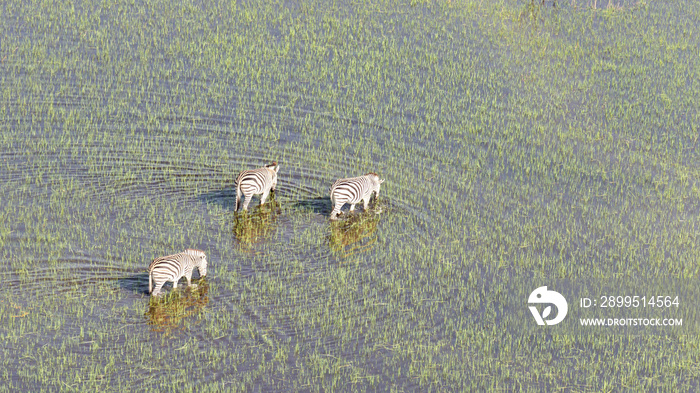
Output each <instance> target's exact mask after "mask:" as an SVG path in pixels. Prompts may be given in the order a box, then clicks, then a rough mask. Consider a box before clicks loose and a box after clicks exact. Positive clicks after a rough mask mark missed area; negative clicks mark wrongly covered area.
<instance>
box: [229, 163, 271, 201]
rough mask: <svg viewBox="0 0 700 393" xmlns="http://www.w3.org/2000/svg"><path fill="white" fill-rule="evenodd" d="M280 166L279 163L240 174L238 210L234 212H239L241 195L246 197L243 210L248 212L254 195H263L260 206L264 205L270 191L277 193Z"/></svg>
mask: <svg viewBox="0 0 700 393" xmlns="http://www.w3.org/2000/svg"><path fill="white" fill-rule="evenodd" d="M279 170H280V166H279V164H277V161H275V162H273V163H272V164H268V165H265V166H264V167H262V168H258V169H250V170H247V171H243V172H241V173H240V174H238V177H237V178H236V208H235V209H233V211H238V204H239V201H240V199H241V194H243V196H244V197H245V200H244V201H243V210H248V204H249V203H250V200H251V199H252V198H253V195H258V194H262V196H261V197H260V204H261V205H262V204H264V203H265V200H266V199H267V196H268V195H270V191H275V187H276V186H277V172H279Z"/></svg>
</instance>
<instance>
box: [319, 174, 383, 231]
mask: <svg viewBox="0 0 700 393" xmlns="http://www.w3.org/2000/svg"><path fill="white" fill-rule="evenodd" d="M383 182H384V179H381V180H380V179H379V176H378V175H377V174H376V173H372V172H370V173H368V174H366V175H364V176H358V177H351V178H348V179H338V180H336V181H335V183H333V185H332V186H331V188H330V192H331V202H332V203H333V211H332V212H331V220H335V219H336V218H337V215H338V214H340V208H342V207H343V205H345V204H346V203H349V204H350V211H353V210H355V204H356V203H358V202H360V201H362V202H363V204H364V207H365V210H367V206H368V205H369V199H370V198H371V197H372V193H373V192H375V193H376V198H379V189H380V187H381V184H382V183H383Z"/></svg>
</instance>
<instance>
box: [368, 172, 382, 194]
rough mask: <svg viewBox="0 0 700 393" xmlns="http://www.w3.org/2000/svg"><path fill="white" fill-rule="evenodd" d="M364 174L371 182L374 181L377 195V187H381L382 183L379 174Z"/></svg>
mask: <svg viewBox="0 0 700 393" xmlns="http://www.w3.org/2000/svg"><path fill="white" fill-rule="evenodd" d="M365 176H367V177H368V178H369V179H370V180H371V181H372V183H374V191H376V192H377V195H379V189H380V188H381V184H382V183H384V179H380V178H379V175H377V174H376V173H374V172H370V173H367V174H365Z"/></svg>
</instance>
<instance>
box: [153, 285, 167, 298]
mask: <svg viewBox="0 0 700 393" xmlns="http://www.w3.org/2000/svg"><path fill="white" fill-rule="evenodd" d="M163 284H165V281H161V282H158V281H156V287H155V288H153V292H151V296H154V297H157V296H158V295H160V289H161V288H162V287H163Z"/></svg>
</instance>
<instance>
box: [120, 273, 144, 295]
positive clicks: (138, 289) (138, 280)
mask: <svg viewBox="0 0 700 393" xmlns="http://www.w3.org/2000/svg"><path fill="white" fill-rule="evenodd" d="M117 281H119V287H120V288H121V289H126V290H129V291H132V292H134V293H138V294H145V295H148V273H146V272H144V273H138V274H134V275H133V276H129V277H122V278H119V279H118V280H117Z"/></svg>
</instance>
